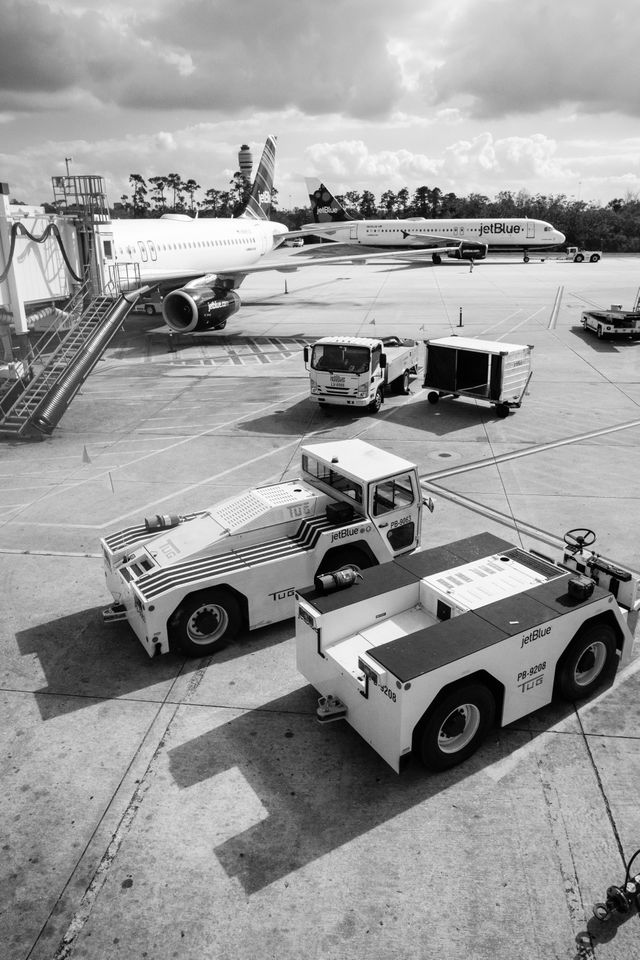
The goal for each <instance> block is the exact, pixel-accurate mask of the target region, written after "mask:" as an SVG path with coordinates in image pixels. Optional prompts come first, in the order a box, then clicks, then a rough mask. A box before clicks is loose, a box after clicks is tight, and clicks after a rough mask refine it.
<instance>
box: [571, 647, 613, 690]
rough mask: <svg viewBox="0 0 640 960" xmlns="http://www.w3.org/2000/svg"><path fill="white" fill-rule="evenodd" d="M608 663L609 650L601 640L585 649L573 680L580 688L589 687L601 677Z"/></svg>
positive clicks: (577, 664) (574, 672)
mask: <svg viewBox="0 0 640 960" xmlns="http://www.w3.org/2000/svg"><path fill="white" fill-rule="evenodd" d="M606 661H607V648H606V646H605V644H604V643H602V641H601V640H596V641H595V642H594V643H591V644H589V646H588V647H585V649H584V650H583V652H582V653H581V654H580V659H579V660H578V662H577V663H576V667H575V670H574V671H573V679H574V680H575V682H576V684H577V685H578V686H579V687H588V686H589V684H590V683H593V681H594V680H595V679H596V678H597V677H599V676H600V674H601V673H602V669H603V667H604V665H605V663H606Z"/></svg>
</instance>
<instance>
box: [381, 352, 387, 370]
mask: <svg viewBox="0 0 640 960" xmlns="http://www.w3.org/2000/svg"><path fill="white" fill-rule="evenodd" d="M386 365H387V355H386V353H381V354H380V369H381V370H384V368H385V367H386Z"/></svg>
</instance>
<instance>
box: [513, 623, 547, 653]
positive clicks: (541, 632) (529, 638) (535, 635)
mask: <svg viewBox="0 0 640 960" xmlns="http://www.w3.org/2000/svg"><path fill="white" fill-rule="evenodd" d="M550 633H551V627H545V628H544V629H542V628H541V627H537V628H536V629H535V630H532V631H531V633H527V634H526V636H524V637H523V638H522V643H521V644H520V649H521V650H522V648H523V647H524V645H525V644H526V643H533V642H534V640H539V639H540V637H546V636H548V635H549V634H550Z"/></svg>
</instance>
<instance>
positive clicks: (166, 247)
mask: <svg viewBox="0 0 640 960" xmlns="http://www.w3.org/2000/svg"><path fill="white" fill-rule="evenodd" d="M96 226H97V230H96V232H97V233H98V235H99V238H100V240H99V242H100V244H101V254H102V259H103V262H104V264H105V266H106V267H107V268H108V267H110V266H112V265H113V266H116V265H125V264H135V265H137V269H138V270H139V275H140V280H141V281H143V282H151V281H158V280H163V279H170V278H177V279H179V278H180V277H193V276H194V275H204V274H212V273H216V274H219V273H224V271H225V270H230V271H237V272H240V271H241V270H242V268H243V267H251V266H252V265H253V264H255V263H256V262H257V261H258V260H259V259H260V258H261V257H262V256H264V254H266V253H269V251H271V250H273V249H274V247H275V246H277V237H278V236H279V234H281V233H284V232H286V227H285V226H284V225H283V224H279V223H274V222H273V221H269V220H252V219H248V218H247V219H245V218H242V217H239V218H237V219H227V218H224V219H222V218H220V219H216V218H214V217H207V218H204V217H203V218H198V219H194V218H192V217H186V216H175V215H170V216H164V217H160V218H159V219H151V218H150V219H144V220H112V221H111V222H107V223H104V224H99V225H96Z"/></svg>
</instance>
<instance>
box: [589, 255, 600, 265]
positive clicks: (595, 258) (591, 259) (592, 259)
mask: <svg viewBox="0 0 640 960" xmlns="http://www.w3.org/2000/svg"><path fill="white" fill-rule="evenodd" d="M599 259H600V256H599V254H597V253H592V254H591V256H590V257H589V263H597V262H598V260H599Z"/></svg>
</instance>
